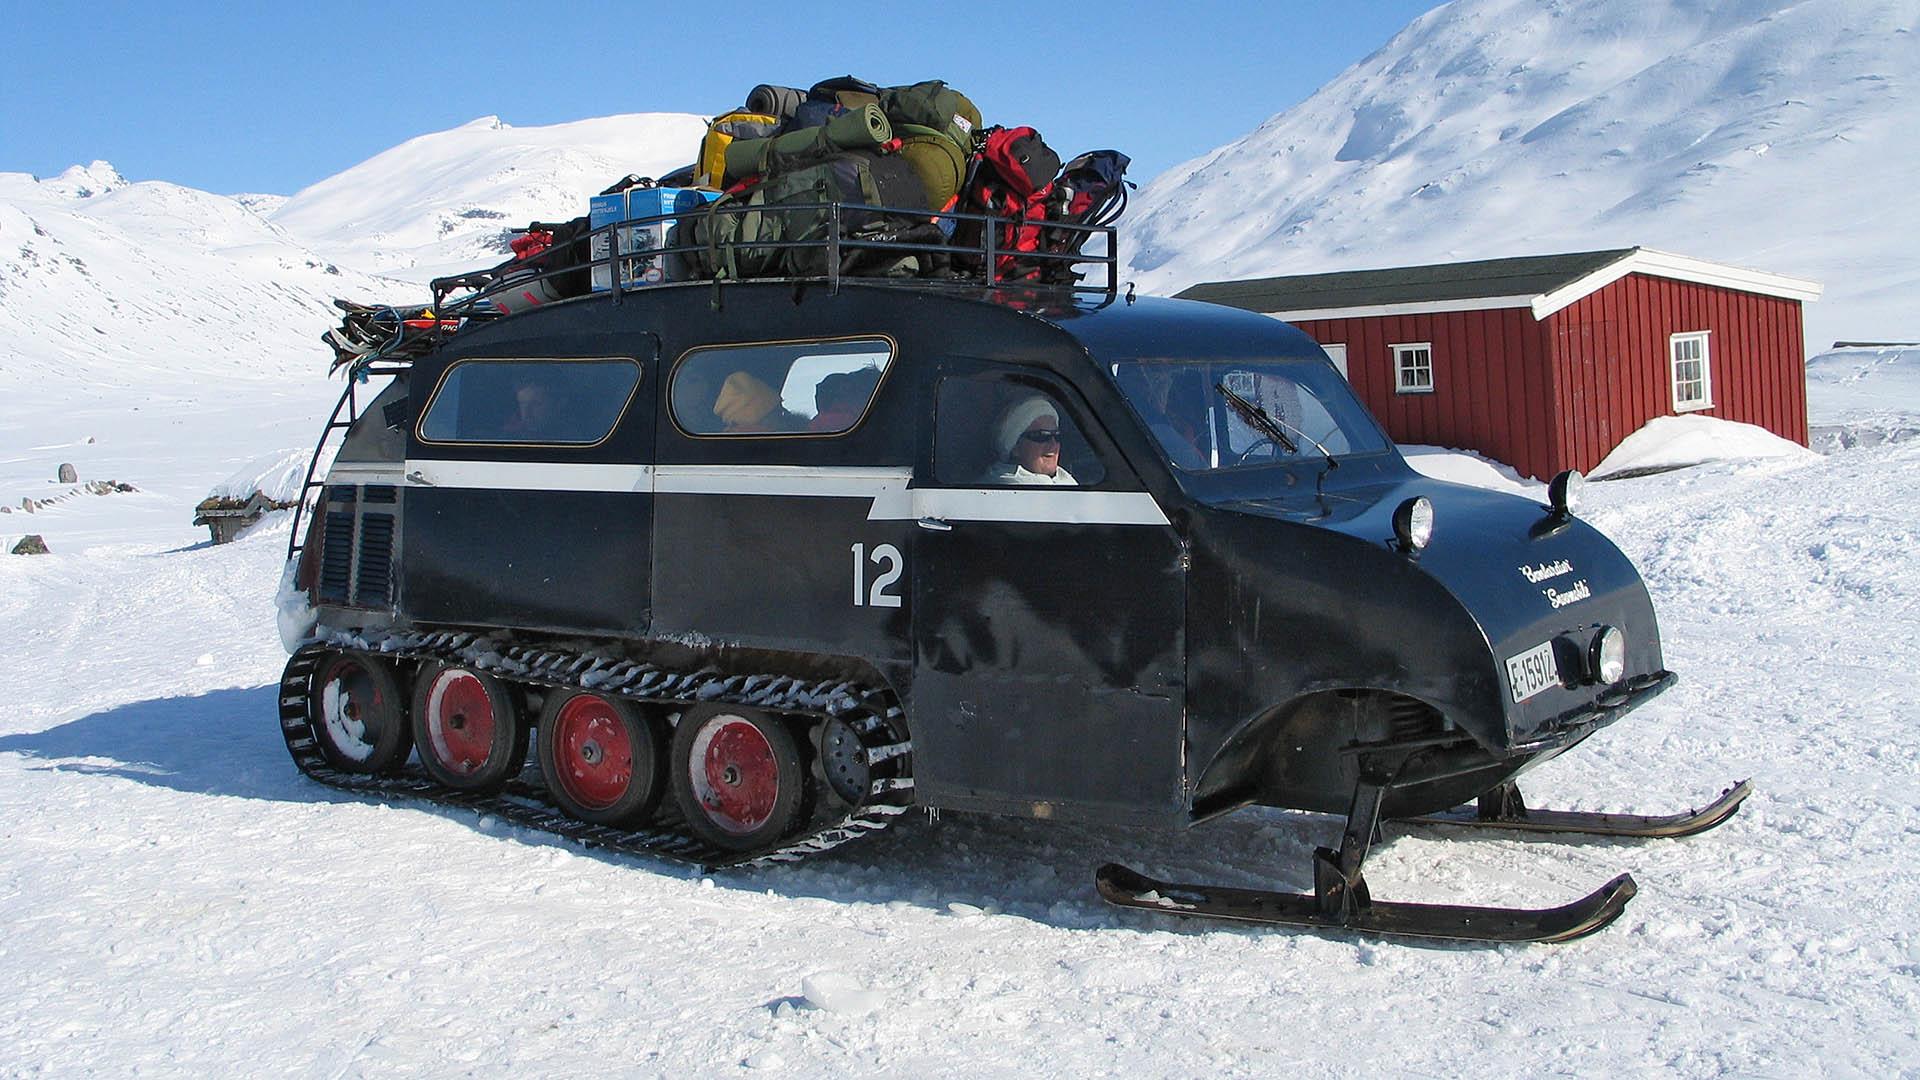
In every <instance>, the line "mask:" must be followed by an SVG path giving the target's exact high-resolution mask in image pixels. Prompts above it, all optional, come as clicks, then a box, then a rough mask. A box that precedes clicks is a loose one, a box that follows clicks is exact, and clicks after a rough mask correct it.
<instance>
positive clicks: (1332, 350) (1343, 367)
mask: <svg viewBox="0 0 1920 1080" xmlns="http://www.w3.org/2000/svg"><path fill="white" fill-rule="evenodd" d="M1320 347H1321V348H1322V349H1325V350H1326V351H1327V359H1329V360H1331V361H1333V367H1334V370H1335V371H1338V372H1339V373H1340V377H1341V378H1343V379H1347V381H1349V382H1351V381H1353V380H1352V379H1351V378H1350V377H1349V376H1348V375H1347V346H1346V343H1345V342H1340V341H1336V342H1334V343H1333V344H1331V345H1322V346H1320Z"/></svg>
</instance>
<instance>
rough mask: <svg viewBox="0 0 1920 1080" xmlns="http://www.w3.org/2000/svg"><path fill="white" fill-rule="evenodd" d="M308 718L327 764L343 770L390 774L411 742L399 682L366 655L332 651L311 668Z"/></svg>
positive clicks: (387, 668) (381, 663) (383, 666)
mask: <svg viewBox="0 0 1920 1080" xmlns="http://www.w3.org/2000/svg"><path fill="white" fill-rule="evenodd" d="M308 686H309V687H310V689H309V692H308V695H307V720H308V723H309V725H310V726H311V728H312V730H313V737H314V741H315V742H316V743H318V744H319V746H320V753H321V756H323V757H325V758H326V759H327V763H328V764H329V765H332V766H333V767H334V768H336V769H340V770H341V771H343V772H351V773H365V774H369V775H373V774H380V773H390V772H394V771H395V770H397V769H399V768H400V767H401V766H402V765H405V764H406V763H407V751H408V750H410V749H412V747H413V742H412V739H411V738H410V732H409V731H408V729H407V711H406V706H405V703H404V702H403V700H402V698H401V695H400V680H399V679H397V678H395V677H394V674H393V669H392V668H390V667H388V666H387V665H386V664H385V663H383V662H382V661H379V660H375V659H373V658H372V657H369V656H359V655H356V654H353V653H334V654H333V655H331V656H329V657H327V658H326V659H325V660H323V661H321V663H320V666H319V667H317V668H315V669H314V673H313V681H312V682H311V683H309V684H308Z"/></svg>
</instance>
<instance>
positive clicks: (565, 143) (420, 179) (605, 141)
mask: <svg viewBox="0 0 1920 1080" xmlns="http://www.w3.org/2000/svg"><path fill="white" fill-rule="evenodd" d="M705 130H706V125H705V122H704V121H703V120H702V118H700V117H698V116H691V115H686V114H680V113H637V114H631V115H625V116H607V117H602V118H599V119H595V120H579V121H575V122H573V123H568V124H552V125H548V126H545V127H514V126H512V125H510V124H506V123H503V122H501V120H500V118H499V117H497V116H486V117H482V118H480V119H478V120H475V121H473V122H471V123H468V124H463V125H461V126H460V127H457V128H454V129H453V130H451V131H440V132H435V133H434V134H431V135H422V136H420V137H419V138H417V139H410V140H408V141H407V142H404V143H401V144H400V145H399V146H396V147H394V148H393V149H391V150H388V151H386V152H385V153H382V154H378V155H376V156H374V157H372V158H369V159H368V160H366V161H363V162H361V163H360V164H358V165H355V166H354V167H353V168H351V169H348V170H346V171H345V172H342V173H339V174H337V175H335V176H330V177H328V178H327V179H325V180H322V181H320V182H319V183H317V184H314V185H313V186H311V187H309V188H306V189H305V190H303V191H301V192H299V193H298V194H296V195H294V196H293V197H292V198H290V199H287V200H286V201H285V203H284V204H283V205H281V206H279V207H278V208H276V209H273V210H271V211H269V213H270V214H271V219H272V221H273V223H274V224H275V225H278V226H280V227H281V228H283V229H285V230H286V231H287V232H288V233H289V234H291V235H293V236H296V237H298V238H299V239H300V240H301V241H302V242H303V243H305V244H307V245H309V246H311V247H312V248H313V249H314V250H316V251H320V252H323V253H325V254H326V256H327V257H328V258H329V259H332V260H334V261H335V262H340V263H345V264H349V265H352V266H357V267H361V268H364V269H367V270H372V271H375V272H378V273H384V274H391V275H393V276H396V277H401V278H406V279H408V280H411V281H426V280H428V279H430V278H433V277H437V276H439V275H442V274H449V273H455V272H458V271H461V270H468V269H471V268H473V267H475V266H483V265H486V264H487V263H489V262H497V261H499V260H500V259H503V258H505V257H506V255H507V237H508V235H509V233H510V232H511V231H512V230H514V229H517V228H525V227H526V225H527V223H528V222H529V221H564V220H566V219H568V218H572V217H578V216H579V215H581V214H584V213H586V212H587V198H588V197H589V196H590V195H592V194H593V193H595V192H597V191H600V190H601V189H603V188H605V187H606V186H607V185H609V184H611V183H612V182H613V181H615V180H618V179H620V178H621V177H623V176H626V175H627V174H629V173H637V174H639V175H641V176H662V175H664V174H666V173H669V172H671V171H673V170H674V169H677V168H679V167H680V166H682V165H686V164H689V163H690V162H692V161H693V159H694V155H695V153H696V152H697V150H698V149H699V145H700V136H701V134H702V133H704V132H705Z"/></svg>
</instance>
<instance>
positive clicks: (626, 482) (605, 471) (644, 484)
mask: <svg viewBox="0 0 1920 1080" xmlns="http://www.w3.org/2000/svg"><path fill="white" fill-rule="evenodd" d="M406 486H408V487H444V488H493V489H495V490H500V491H626V492H647V491H651V490H653V466H651V465H605V464H600V463H597V462H584V461H448V460H444V459H438V458H408V459H407V475H406Z"/></svg>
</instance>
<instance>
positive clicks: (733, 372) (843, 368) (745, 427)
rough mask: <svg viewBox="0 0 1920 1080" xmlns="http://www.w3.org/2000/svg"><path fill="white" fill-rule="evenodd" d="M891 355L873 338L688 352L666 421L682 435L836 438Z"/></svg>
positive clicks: (889, 346)
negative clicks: (827, 436)
mask: <svg viewBox="0 0 1920 1080" xmlns="http://www.w3.org/2000/svg"><path fill="white" fill-rule="evenodd" d="M893 354H894V346H893V342H891V341H889V340H888V339H886V338H881V337H864V338H844V339H838V340H832V341H776V342H760V343H756V344H751V345H713V346H702V347H701V348H697V349H693V350H690V351H689V352H688V353H687V354H686V355H685V356H682V357H681V358H680V363H679V364H678V365H676V366H675V368H674V372H673V389H672V392H671V393H670V394H669V395H668V399H669V401H670V402H671V403H672V408H673V422H674V423H675V424H678V425H679V427H680V430H682V431H685V432H686V433H688V434H689V435H723V436H724V435H839V434H841V433H843V432H847V431H851V430H853V428H854V427H855V426H856V425H858V424H859V423H860V420H861V418H862V417H864V416H866V414H867V409H868V407H869V406H871V405H872V404H873V398H874V395H875V393H876V392H877V391H878V390H879V389H880V380H881V378H882V377H883V376H884V375H885V374H886V372H887V365H888V364H889V363H890V362H891V361H892V359H893Z"/></svg>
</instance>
